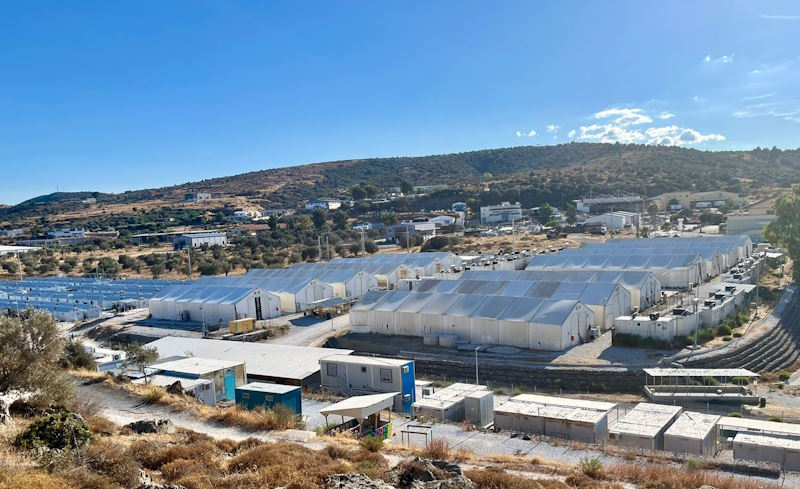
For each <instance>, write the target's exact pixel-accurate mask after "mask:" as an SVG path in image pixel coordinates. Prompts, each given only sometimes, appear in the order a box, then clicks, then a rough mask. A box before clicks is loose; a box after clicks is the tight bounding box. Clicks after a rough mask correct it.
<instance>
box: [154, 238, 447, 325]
mask: <svg viewBox="0 0 800 489" xmlns="http://www.w3.org/2000/svg"><path fill="white" fill-rule="evenodd" d="M455 260H458V257H456V256H455V255H452V254H451V253H397V254H387V255H375V256H372V257H369V258H348V259H337V260H332V261H331V262H327V263H302V264H295V265H293V266H291V267H290V268H280V269H277V268H276V269H254V270H250V271H248V272H247V273H246V274H245V275H242V276H233V277H228V276H225V277H221V276H214V277H201V278H200V279H198V280H196V281H193V282H189V283H182V284H179V285H173V286H171V287H169V288H167V289H165V290H162V291H160V292H159V293H157V294H156V295H154V296H153V298H152V299H151V300H150V313H151V315H152V317H153V318H155V319H162V320H169V321H204V322H206V323H217V322H224V321H230V320H233V319H242V318H246V317H248V318H256V319H269V318H273V317H277V316H280V315H282V314H292V313H296V312H302V311H307V310H309V309H311V308H312V307H314V304H315V303H318V302H320V301H324V300H325V299H331V298H334V297H339V298H348V299H357V298H360V297H362V296H364V294H366V293H368V292H369V291H373V290H377V289H378V288H380V287H381V286H383V287H384V288H388V287H389V286H394V285H395V284H396V283H397V280H398V279H402V278H406V277H407V276H410V275H414V276H416V275H417V274H427V273H429V272H432V273H433V274H435V273H436V271H437V270H441V269H443V268H445V267H447V268H448V269H449V268H450V267H452V263H454V261H455Z"/></svg>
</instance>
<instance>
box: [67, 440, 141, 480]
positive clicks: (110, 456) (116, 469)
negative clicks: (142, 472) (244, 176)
mask: <svg viewBox="0 0 800 489" xmlns="http://www.w3.org/2000/svg"><path fill="white" fill-rule="evenodd" d="M80 460H82V461H83V462H84V463H85V464H86V466H87V467H88V468H90V469H91V470H92V471H94V472H96V473H97V474H100V475H103V476H106V477H108V478H109V479H111V480H112V481H114V482H116V483H117V484H119V485H121V486H123V487H131V486H135V485H136V481H137V480H138V478H139V469H140V467H141V465H140V464H139V462H138V461H137V460H136V459H135V458H133V456H131V454H130V453H128V452H127V451H126V450H124V449H123V448H121V447H120V446H119V444H117V443H113V442H111V441H108V440H105V439H100V440H95V441H94V442H92V443H90V444H89V445H87V446H86V447H85V448H83V449H82V450H81V453H80Z"/></svg>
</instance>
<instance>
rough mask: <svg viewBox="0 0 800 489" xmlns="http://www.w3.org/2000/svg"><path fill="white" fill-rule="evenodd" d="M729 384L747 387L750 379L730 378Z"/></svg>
mask: <svg viewBox="0 0 800 489" xmlns="http://www.w3.org/2000/svg"><path fill="white" fill-rule="evenodd" d="M731 382H733V383H734V384H739V385H747V384H749V383H750V379H749V378H747V377H731Z"/></svg>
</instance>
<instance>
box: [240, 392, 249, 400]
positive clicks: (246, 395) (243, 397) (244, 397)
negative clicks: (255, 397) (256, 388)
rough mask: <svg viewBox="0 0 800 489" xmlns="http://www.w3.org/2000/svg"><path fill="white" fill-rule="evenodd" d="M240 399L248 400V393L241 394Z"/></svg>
mask: <svg viewBox="0 0 800 489" xmlns="http://www.w3.org/2000/svg"><path fill="white" fill-rule="evenodd" d="M242 399H250V393H249V392H242Z"/></svg>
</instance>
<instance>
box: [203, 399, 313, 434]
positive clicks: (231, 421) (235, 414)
mask: <svg viewBox="0 0 800 489" xmlns="http://www.w3.org/2000/svg"><path fill="white" fill-rule="evenodd" d="M210 419H212V420H214V421H217V422H220V423H222V424H225V425H228V426H240V427H243V428H246V429H249V430H254V431H255V430H278V431H284V430H289V429H302V428H303V423H302V421H301V420H300V417H299V416H297V415H296V414H295V413H294V412H293V411H292V410H291V409H289V408H287V407H286V406H283V405H280V404H279V405H277V406H275V408H274V409H265V408H261V407H258V408H256V409H253V410H247V409H242V408H241V407H239V406H234V407H229V408H224V409H222V408H220V409H217V410H215V412H214V413H212V414H211V416H210Z"/></svg>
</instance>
